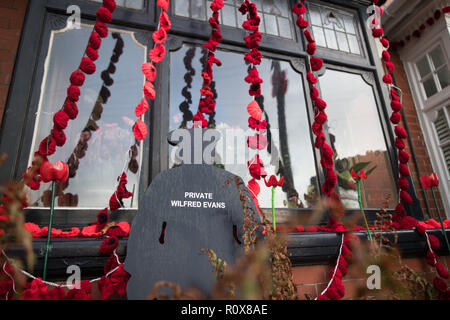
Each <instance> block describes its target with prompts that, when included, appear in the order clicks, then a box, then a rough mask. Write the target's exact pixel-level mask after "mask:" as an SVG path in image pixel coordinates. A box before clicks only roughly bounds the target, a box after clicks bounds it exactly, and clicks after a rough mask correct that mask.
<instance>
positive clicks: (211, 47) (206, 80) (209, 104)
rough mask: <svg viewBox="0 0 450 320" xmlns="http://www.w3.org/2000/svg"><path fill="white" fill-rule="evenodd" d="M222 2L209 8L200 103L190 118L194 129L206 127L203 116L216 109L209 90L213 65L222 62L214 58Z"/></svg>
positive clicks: (219, 1) (212, 94)
mask: <svg viewBox="0 0 450 320" xmlns="http://www.w3.org/2000/svg"><path fill="white" fill-rule="evenodd" d="M223 6H224V4H223V0H214V1H213V2H212V3H211V5H210V8H211V10H212V12H213V14H212V17H210V18H209V24H210V26H211V34H210V36H209V40H208V42H207V43H205V44H204V45H203V47H204V48H206V49H208V58H207V60H206V66H205V72H202V78H203V85H202V88H201V89H200V96H201V97H200V102H199V105H198V111H197V113H196V114H195V115H194V117H193V118H192V121H193V123H194V127H196V126H200V127H202V128H207V127H208V120H207V119H206V117H205V116H204V114H208V115H211V114H212V113H214V111H215V108H216V102H215V101H214V93H213V92H212V90H211V83H212V81H213V78H214V75H213V65H214V64H215V65H217V66H218V67H220V66H221V65H222V62H221V61H220V60H219V59H217V58H216V57H215V54H214V53H215V52H216V50H217V46H218V45H219V44H220V42H222V34H221V32H220V24H219V14H220V10H221V9H222V8H223Z"/></svg>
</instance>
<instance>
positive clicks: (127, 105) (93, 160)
mask: <svg viewBox="0 0 450 320" xmlns="http://www.w3.org/2000/svg"><path fill="white" fill-rule="evenodd" d="M91 31H92V26H86V25H83V26H82V28H81V29H78V30H77V29H72V30H67V29H63V30H61V31H53V32H52V35H51V38H50V46H49V48H50V49H49V52H48V55H47V60H46V64H45V73H44V78H43V83H42V90H41V97H40V103H39V109H38V116H37V119H36V128H35V134H34V137H33V145H32V149H31V150H32V151H34V150H37V146H38V144H39V142H40V141H42V139H44V137H46V136H47V135H48V134H49V133H50V130H51V128H52V126H53V115H54V113H55V112H57V111H58V110H59V109H60V108H61V106H62V104H63V103H64V99H65V98H66V89H67V87H68V85H69V77H70V74H71V73H72V72H73V71H74V70H75V69H76V67H77V66H78V65H79V63H80V60H81V57H82V56H83V51H84V47H85V45H86V42H87V39H89V35H90V32H91ZM145 58H146V48H145V47H143V46H142V45H141V44H139V43H137V42H136V40H135V39H134V36H133V34H132V33H130V32H119V31H117V30H114V29H110V32H109V35H108V38H106V39H104V40H103V42H102V46H101V48H100V49H99V59H98V60H97V61H96V62H95V64H96V66H97V72H96V73H95V74H93V75H90V76H87V77H86V81H85V83H84V85H83V86H82V87H81V88H80V89H81V97H80V101H78V102H77V105H78V110H79V113H78V117H77V119H76V120H75V121H70V123H69V126H68V127H67V129H65V134H66V137H67V141H66V143H65V145H64V146H63V147H61V148H57V151H56V152H55V153H54V154H53V155H52V156H50V157H49V160H50V161H51V162H55V161H59V160H62V161H66V162H68V164H69V167H70V174H69V180H68V182H66V183H64V184H59V185H58V187H57V201H56V205H57V206H59V207H99V208H103V207H105V206H107V205H108V201H109V197H110V196H111V194H112V192H113V191H114V186H115V183H116V178H117V176H118V175H120V173H121V172H122V170H123V169H124V164H126V162H125V160H126V159H127V157H128V154H127V150H128V149H129V148H130V146H131V145H133V144H134V143H135V140H134V136H133V133H132V125H133V120H132V119H134V118H135V115H134V112H133V106H134V105H136V104H137V103H138V102H139V100H140V99H141V97H142V91H141V89H140V88H142V85H143V80H144V79H143V78H142V77H141V76H140V74H141V73H140V72H139V70H140V67H141V65H142V63H143V62H144V61H145ZM104 70H106V71H104ZM103 71H104V72H103ZM31 157H32V153H31V155H30V158H31ZM138 167H139V163H135V167H134V168H133V169H131V170H132V171H137V169H138ZM132 171H129V172H128V173H127V175H128V188H129V191H131V192H132V191H133V190H134V191H135V194H137V193H136V192H137V182H138V175H137V174H133V172H132ZM32 195H33V206H48V205H49V203H50V198H51V194H50V183H47V184H42V185H41V189H40V190H39V191H35V192H32ZM131 202H132V205H133V207H136V205H137V198H135V199H133V200H131V199H126V200H125V206H126V207H130V206H131Z"/></svg>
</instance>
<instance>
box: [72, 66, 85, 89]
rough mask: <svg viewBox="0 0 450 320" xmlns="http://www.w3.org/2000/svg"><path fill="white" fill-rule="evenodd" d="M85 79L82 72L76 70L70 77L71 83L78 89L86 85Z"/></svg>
mask: <svg viewBox="0 0 450 320" xmlns="http://www.w3.org/2000/svg"><path fill="white" fill-rule="evenodd" d="M85 79H86V76H85V75H84V73H83V72H81V71H80V70H76V71H74V72H72V74H71V75H70V83H71V84H72V85H74V86H77V87H81V86H82V85H83V84H84V80H85Z"/></svg>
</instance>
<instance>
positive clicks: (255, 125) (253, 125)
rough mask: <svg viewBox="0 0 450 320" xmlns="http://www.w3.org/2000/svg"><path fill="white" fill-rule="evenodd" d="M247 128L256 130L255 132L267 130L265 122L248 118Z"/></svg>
mask: <svg viewBox="0 0 450 320" xmlns="http://www.w3.org/2000/svg"><path fill="white" fill-rule="evenodd" d="M248 126H249V128H250V129H256V130H257V131H264V130H266V128H267V122H266V120H263V121H259V120H256V119H255V118H253V117H249V118H248Z"/></svg>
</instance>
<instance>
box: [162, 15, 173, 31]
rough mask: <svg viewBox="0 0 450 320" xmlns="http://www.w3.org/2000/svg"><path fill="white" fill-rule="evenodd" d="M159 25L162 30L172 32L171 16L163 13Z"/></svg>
mask: <svg viewBox="0 0 450 320" xmlns="http://www.w3.org/2000/svg"><path fill="white" fill-rule="evenodd" d="M159 24H160V25H161V28H163V29H164V30H166V31H168V30H170V27H171V26H172V24H171V22H170V19H169V16H168V15H167V13H165V12H161V15H160V16H159Z"/></svg>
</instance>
